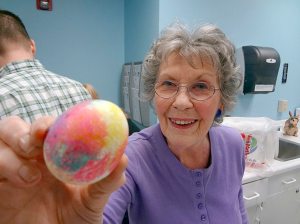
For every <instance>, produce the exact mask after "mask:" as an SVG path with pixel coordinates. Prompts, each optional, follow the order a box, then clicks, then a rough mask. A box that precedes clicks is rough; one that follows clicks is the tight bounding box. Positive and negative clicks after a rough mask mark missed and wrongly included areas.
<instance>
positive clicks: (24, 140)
mask: <svg viewBox="0 0 300 224" xmlns="http://www.w3.org/2000/svg"><path fill="white" fill-rule="evenodd" d="M29 143H30V136H29V134H27V135H24V136H22V137H21V138H20V143H19V146H20V148H21V149H22V151H23V152H24V153H26V154H29V153H30V152H31V151H32V150H33V147H30V145H29Z"/></svg>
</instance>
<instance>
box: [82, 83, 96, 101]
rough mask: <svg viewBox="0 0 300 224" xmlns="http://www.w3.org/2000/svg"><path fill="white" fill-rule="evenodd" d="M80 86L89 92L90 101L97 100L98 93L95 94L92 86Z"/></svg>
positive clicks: (86, 84) (84, 84) (87, 84)
mask: <svg viewBox="0 0 300 224" xmlns="http://www.w3.org/2000/svg"><path fill="white" fill-rule="evenodd" d="M82 85H83V87H84V88H85V89H86V90H87V91H88V92H89V94H90V95H91V97H92V99H99V96H98V93H97V91H96V89H95V88H94V86H92V85H91V84H89V83H83V84H82Z"/></svg>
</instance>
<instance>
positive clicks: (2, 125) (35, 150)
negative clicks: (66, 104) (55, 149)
mask: <svg viewBox="0 0 300 224" xmlns="http://www.w3.org/2000/svg"><path fill="white" fill-rule="evenodd" d="M53 121H54V118H53V117H42V118H39V119H37V120H36V121H35V122H33V124H32V125H30V124H28V123H26V122H25V121H24V120H22V119H21V118H19V117H17V116H11V117H7V118H4V119H2V120H0V140H2V141H3V142H5V143H6V144H7V145H8V146H9V147H10V149H11V150H13V151H14V152H15V153H16V154H17V155H19V156H21V157H23V158H33V157H36V156H37V155H39V154H42V150H41V148H42V146H43V142H44V138H45V136H46V134H47V131H48V129H49V127H50V125H51V124H52V123H53Z"/></svg>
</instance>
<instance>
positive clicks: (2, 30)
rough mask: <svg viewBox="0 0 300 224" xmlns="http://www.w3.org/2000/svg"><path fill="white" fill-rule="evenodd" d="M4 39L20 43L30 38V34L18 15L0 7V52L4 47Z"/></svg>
mask: <svg viewBox="0 0 300 224" xmlns="http://www.w3.org/2000/svg"><path fill="white" fill-rule="evenodd" d="M5 40H8V41H15V42H21V43H22V42H24V41H28V40H30V36H29V34H28V32H27V30H26V27H25V25H24V23H23V22H22V20H21V19H20V17H19V16H17V15H15V14H14V13H12V12H10V11H7V10H2V9H0V52H1V50H3V49H4V46H3V45H4V41H5Z"/></svg>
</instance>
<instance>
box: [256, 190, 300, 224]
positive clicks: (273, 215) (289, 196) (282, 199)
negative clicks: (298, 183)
mask: <svg viewBox="0 0 300 224" xmlns="http://www.w3.org/2000/svg"><path fill="white" fill-rule="evenodd" d="M299 188H300V187H293V188H290V189H288V190H286V191H283V192H280V193H278V194H274V195H272V196H270V197H269V198H267V200H266V201H265V202H264V203H263V210H262V213H261V224H300V193H299Z"/></svg>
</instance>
